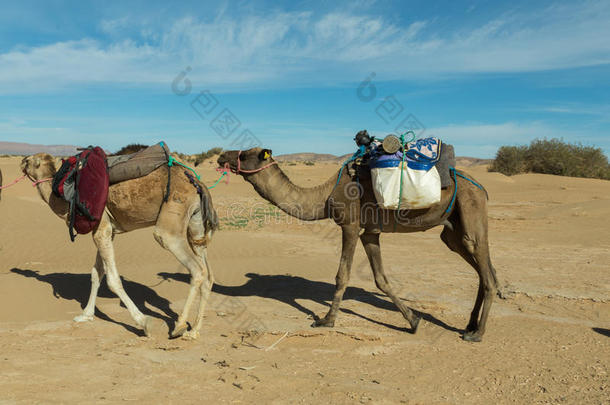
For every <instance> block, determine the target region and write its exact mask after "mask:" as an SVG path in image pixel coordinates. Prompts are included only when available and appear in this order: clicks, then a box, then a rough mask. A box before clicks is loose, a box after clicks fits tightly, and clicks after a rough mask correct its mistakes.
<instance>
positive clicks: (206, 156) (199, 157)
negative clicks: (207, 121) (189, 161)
mask: <svg viewBox="0 0 610 405" xmlns="http://www.w3.org/2000/svg"><path fill="white" fill-rule="evenodd" d="M221 152H222V148H218V147H216V148H212V149H208V150H207V151H205V152H201V153H198V154H197V155H195V166H199V165H200V164H201V163H202V162H203V161H204V160H206V159H209V158H211V157H212V156H214V155H218V154H220V153H221Z"/></svg>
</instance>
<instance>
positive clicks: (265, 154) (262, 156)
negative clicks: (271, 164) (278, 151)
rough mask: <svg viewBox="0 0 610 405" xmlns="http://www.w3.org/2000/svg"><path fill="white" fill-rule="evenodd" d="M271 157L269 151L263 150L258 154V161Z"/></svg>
mask: <svg viewBox="0 0 610 405" xmlns="http://www.w3.org/2000/svg"><path fill="white" fill-rule="evenodd" d="M270 157H271V149H263V150H261V151H260V153H259V154H258V160H267V159H269V158H270Z"/></svg>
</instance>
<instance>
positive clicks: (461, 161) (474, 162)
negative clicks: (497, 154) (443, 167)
mask: <svg viewBox="0 0 610 405" xmlns="http://www.w3.org/2000/svg"><path fill="white" fill-rule="evenodd" d="M491 162H493V159H479V158H475V157H469V156H457V157H456V158H455V164H456V165H457V166H462V167H468V166H479V165H490V164H491Z"/></svg>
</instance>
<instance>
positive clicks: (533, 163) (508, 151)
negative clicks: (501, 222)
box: [489, 139, 610, 180]
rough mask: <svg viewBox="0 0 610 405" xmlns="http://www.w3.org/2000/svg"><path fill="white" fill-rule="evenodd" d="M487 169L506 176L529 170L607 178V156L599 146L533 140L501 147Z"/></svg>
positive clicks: (609, 171) (609, 174)
mask: <svg viewBox="0 0 610 405" xmlns="http://www.w3.org/2000/svg"><path fill="white" fill-rule="evenodd" d="M489 170H490V171H495V172H500V173H502V174H505V175H507V176H512V175H514V174H518V173H526V172H533V173H543V174H555V175H559V176H571V177H587V178H598V179H606V180H610V165H609V164H608V158H607V157H606V155H604V153H603V151H602V150H601V149H600V148H596V147H594V146H583V145H581V144H571V143H566V142H564V141H563V140H561V139H550V140H547V139H535V140H533V141H532V142H531V143H530V144H529V146H502V147H501V148H500V149H498V152H497V154H496V158H495V159H494V161H493V163H492V164H491V166H490V167H489Z"/></svg>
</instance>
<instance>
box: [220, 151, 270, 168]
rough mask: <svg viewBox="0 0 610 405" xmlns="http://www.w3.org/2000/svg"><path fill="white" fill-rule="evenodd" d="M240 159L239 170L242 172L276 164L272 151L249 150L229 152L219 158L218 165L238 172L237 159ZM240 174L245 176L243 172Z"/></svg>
mask: <svg viewBox="0 0 610 405" xmlns="http://www.w3.org/2000/svg"><path fill="white" fill-rule="evenodd" d="M238 158H239V168H240V169H241V170H247V171H252V170H257V169H261V168H263V167H265V166H267V165H269V164H270V163H272V162H274V160H273V158H272V157H271V149H262V148H252V149H248V150H242V151H238V150H229V151H226V152H224V153H223V154H222V155H220V156H219V157H218V160H217V162H218V165H219V166H221V167H222V166H225V165H226V164H228V165H229V167H230V168H231V171H233V172H237V168H238V165H237V159H238ZM238 174H243V173H242V172H240V173H238Z"/></svg>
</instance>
